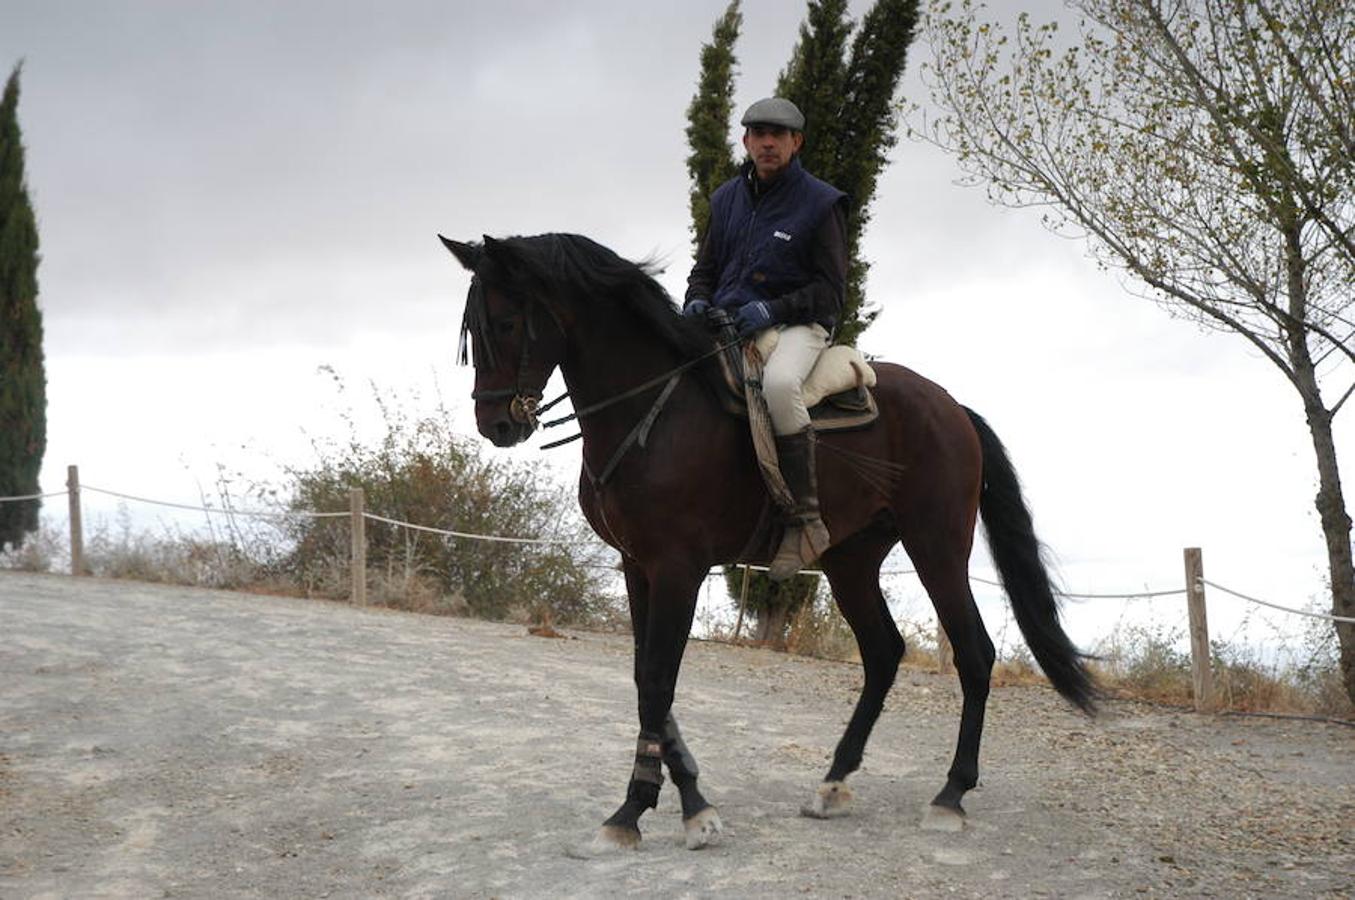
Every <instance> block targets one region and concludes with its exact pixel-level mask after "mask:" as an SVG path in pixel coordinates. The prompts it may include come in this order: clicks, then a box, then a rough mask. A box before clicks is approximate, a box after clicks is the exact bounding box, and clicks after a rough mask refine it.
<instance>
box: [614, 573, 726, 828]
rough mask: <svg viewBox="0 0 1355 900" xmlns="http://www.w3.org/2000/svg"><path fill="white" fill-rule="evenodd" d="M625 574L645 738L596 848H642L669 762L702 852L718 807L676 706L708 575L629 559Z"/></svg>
mask: <svg viewBox="0 0 1355 900" xmlns="http://www.w3.org/2000/svg"><path fill="white" fill-rule="evenodd" d="M625 572H626V590H627V595H628V597H629V599H630V608H631V626H632V628H633V629H634V632H635V686H636V691H637V694H638V700H639V717H640V734H639V737H638V739H637V741H636V749H635V764H634V766H633V768H632V769H631V777H630V782H629V784H628V785H627V786H626V799H625V802H623V803H622V804H621V807H620V808H619V809H617V811H616V812H615V813H613V814H612V815H611V816H610V817H609V818H608V819H607V821H606V822H604V823H603V825H602V828H601V830H600V831H599V832H598V835H597V837H596V838H595V839H594V841H593V845H592V849H593V851H594V852H598V851H606V850H611V849H615V848H633V847H637V846H639V843H640V817H641V816H642V815H644V813H645V812H646V811H648V810H650V809H653V808H654V807H655V806H656V805H658V802H659V789H660V787H661V786H662V784H663V765H664V764H667V766H668V771H669V774H671V775H672V777H673V782H674V784H676V785H677V787H678V792H679V794H680V795H681V798H682V817H683V822H684V824H685V826H686V830H687V846H688V847H690V848H692V849H697V848H700V847H704V846H706V845H708V844H710V843H711V842H713V841H714V840H715V839H716V837H717V836H718V835H719V834H720V832H721V830H722V827H721V824H720V817H719V815H718V814H717V813H716V811H715V808H714V807H712V806H711V805H710V803H708V802H707V801H706V799H705V798H704V797H703V796H702V795H701V792H700V790H699V789H698V788H697V778H698V775H699V771H698V768H697V765H696V759H695V758H694V757H693V756H692V754H691V751H689V750H688V749H687V745H686V743H685V742H684V741H683V740H682V734H681V732H679V731H678V726H677V722H676V720H675V719H674V718H673V716H672V706H673V694H674V691H675V690H676V688H677V677H678V670H679V668H680V667H681V665H682V654H683V651H684V650H685V649H686V646H687V635H688V633H689V632H690V630H691V626H692V616H693V615H694V614H695V611H696V597H697V590H698V588H699V587H700V583H701V578H702V576H703V575H704V572H700V571H693V570H692V567H691V566H690V565H687V564H669V565H659V566H652V567H648V568H642V567H640V566H639V565H638V564H637V563H634V562H633V561H630V560H627V561H626V563H625Z"/></svg>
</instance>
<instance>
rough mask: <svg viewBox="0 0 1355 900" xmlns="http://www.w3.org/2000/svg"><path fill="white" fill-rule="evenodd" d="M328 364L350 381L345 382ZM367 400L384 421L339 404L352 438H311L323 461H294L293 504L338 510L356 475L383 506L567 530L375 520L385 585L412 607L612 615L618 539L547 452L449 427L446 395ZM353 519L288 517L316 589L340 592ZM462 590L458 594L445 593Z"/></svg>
mask: <svg viewBox="0 0 1355 900" xmlns="http://www.w3.org/2000/svg"><path fill="white" fill-rule="evenodd" d="M329 374H331V376H333V373H332V372H331V373H329ZM333 377H334V379H335V383H336V385H337V386H338V389H339V390H340V393H342V391H343V385H342V381H341V380H340V379H338V377H337V376H333ZM372 401H373V403H374V405H375V407H376V411H377V412H378V414H379V418H380V426H381V432H380V434H378V435H377V437H376V439H375V440H367V439H364V438H363V437H362V436H361V435H359V433H358V429H357V428H356V427H355V425H354V421H355V417H354V414H353V413H352V412H351V411H350V412H347V413H344V414H342V418H343V420H344V422H345V423H346V424H347V426H348V430H349V435H348V437H347V439H345V440H342V441H315V442H313V448H314V450H315V454H316V458H315V460H314V461H313V462H312V463H310V464H308V465H305V466H296V467H291V468H289V469H288V470H287V476H288V479H289V482H290V483H289V485H288V486H287V489H286V490H285V491H284V494H285V495H286V496H287V498H288V499H287V501H286V503H287V506H288V507H289V508H290V509H292V510H294V511H301V510H317V511H329V510H341V509H344V508H346V507H347V506H348V503H349V491H350V489H351V488H355V487H359V488H362V490H363V493H364V497H365V503H366V507H367V510H368V511H369V512H371V513H375V514H378V515H382V516H385V517H387V518H391V519H396V520H399V521H402V522H410V523H414V524H418V525H423V526H428V527H431V528H438V529H445V530H448V531H457V532H463V533H469V534H478V535H505V536H521V537H537V538H547V539H553V540H558V541H561V542H562V543H555V544H522V543H505V542H487V541H481V540H475V539H471V538H460V537H449V536H443V535H438V534H432V533H427V532H419V531H416V530H412V529H408V528H403V527H400V526H395V525H389V524H386V523H381V522H375V521H369V522H368V524H367V528H366V534H367V561H368V567H369V576H368V577H369V579H372V580H373V581H374V583H376V584H378V585H379V590H378V594H379V595H380V596H382V597H389V598H390V602H392V603H398V604H404V605H406V606H407V607H408V608H420V609H427V610H429V611H452V610H461V609H463V608H464V609H466V610H468V611H469V612H470V613H471V614H473V615H476V616H480V617H482V618H490V619H520V620H526V621H534V622H539V621H545V620H547V619H549V620H551V621H554V622H557V623H561V624H592V623H595V622H607V621H610V620H611V619H612V618H614V617H615V615H616V613H617V607H618V605H619V604H618V601H617V598H615V597H613V596H611V595H609V593H608V592H607V590H606V587H605V584H604V582H603V580H602V578H601V577H600V576H599V575H598V574H597V572H598V571H600V570H601V569H606V568H607V567H606V566H602V565H598V564H599V563H600V561H601V560H602V559H603V558H604V557H608V556H610V551H609V550H607V548H605V547H604V546H603V545H602V544H601V543H600V542H599V541H597V540H596V539H595V538H594V537H593V536H592V534H591V532H590V531H589V530H588V528H587V526H586V524H585V523H584V522H583V518H582V516H581V515H580V514H579V511H578V506H577V501H576V499H575V497H574V493H573V491H572V490H569V489H566V488H564V487H562V486H560V485H558V484H557V483H555V482H554V481H553V480H552V479H551V478H550V477H549V476H548V475H547V474H546V473H545V471H544V469H543V467H542V466H541V465H540V464H539V463H517V462H513V461H511V460H505V459H504V458H503V457H501V456H490V455H487V454H485V453H483V452H482V449H481V442H480V441H479V440H478V439H474V438H471V437H467V436H465V435H461V434H457V433H455V432H454V431H453V430H452V427H451V423H450V416H449V414H448V412H447V410H446V408H445V407H444V406H443V404H442V403H441V401H440V400H439V401H438V402H437V403H436V404H435V405H433V407H432V408H431V409H429V410H427V411H423V412H419V413H417V414H410V413H408V412H406V411H405V408H404V407H403V406H402V405H401V402H400V401H399V399H398V398H394V399H393V398H391V397H388V396H386V395H383V394H382V393H380V391H378V390H377V389H376V388H375V386H373V388H372ZM261 499H262V498H261ZM348 529H349V525H348V522H347V521H345V520H343V519H337V520H336V519H316V518H306V517H296V518H293V519H290V520H288V521H287V524H286V526H285V532H286V536H287V539H288V543H289V545H290V547H291V550H290V553H289V554H288V555H287V557H286V559H285V560H284V562H283V568H284V569H285V570H286V571H288V572H289V573H290V574H291V575H292V577H293V578H295V579H296V581H297V582H298V583H299V584H302V585H304V586H305V588H306V590H308V591H312V592H315V593H319V594H321V595H322V596H334V595H338V594H339V593H340V591H342V592H344V593H346V592H347V587H346V585H347V582H348V575H347V560H348V557H349V552H350V551H349V545H350V537H349V530H348ZM388 588H389V590H388ZM456 597H459V598H461V599H460V600H459V601H454V600H453V599H451V598H456Z"/></svg>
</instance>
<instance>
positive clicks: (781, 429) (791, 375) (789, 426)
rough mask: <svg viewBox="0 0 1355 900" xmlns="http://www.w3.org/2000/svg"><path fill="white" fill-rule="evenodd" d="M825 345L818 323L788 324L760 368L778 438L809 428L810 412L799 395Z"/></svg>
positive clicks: (763, 389)
mask: <svg viewBox="0 0 1355 900" xmlns="http://www.w3.org/2000/svg"><path fill="white" fill-rule="evenodd" d="M827 346H828V332H827V331H824V329H823V326H822V325H819V324H817V323H814V324H810V325H787V326H785V327H783V328H782V329H781V337H780V339H779V340H778V341H777V344H776V348H775V349H774V350H772V352H771V355H770V356H769V357H768V358H767V361H766V363H765V364H764V365H763V368H762V396H763V397H765V398H766V400H767V412H768V413H770V415H771V418H772V429H773V430H774V431H775V432H776V434H777V436H778V437H779V436H782V435H787V434H796V433H798V432H801V431H804V430H805V429H806V428H808V427H809V411H808V410H807V409H805V401H804V397H803V396H802V390H803V387H804V381H805V379H806V378H808V377H809V373H810V372H811V371H812V370H813V368H814V363H816V362H818V359H819V354H820V353H822V352H823V351H824V349H825V348H827Z"/></svg>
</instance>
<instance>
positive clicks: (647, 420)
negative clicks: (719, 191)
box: [537, 340, 739, 488]
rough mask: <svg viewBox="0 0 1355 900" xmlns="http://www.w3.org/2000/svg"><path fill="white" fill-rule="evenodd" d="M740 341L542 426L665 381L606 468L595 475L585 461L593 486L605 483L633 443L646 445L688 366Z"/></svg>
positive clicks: (545, 447) (548, 447)
mask: <svg viewBox="0 0 1355 900" xmlns="http://www.w3.org/2000/svg"><path fill="white" fill-rule="evenodd" d="M738 343H739V341H738V340H733V341H729V342H726V343H723V344H718V345H716V347H715V348H714V349H713V350H710V351H709V352H707V353H703V354H701V355H700V356H698V357H695V358H693V359H689V360H687V362H685V363H683V364H682V365H680V366H678V367H677V368H675V369H670V370H669V371H667V372H664V373H663V374H662V375H659V376H657V377H655V378H651V379H649V380H648V381H646V382H644V383H643V384H638V385H636V386H635V387H633V388H631V389H630V390H628V391H625V392H623V393H620V394H617V395H616V396H615V397H609V398H607V399H606V400H601V401H599V402H597V403H594V404H592V405H590V406H585V407H584V408H583V409H579V410H575V411H574V412H572V413H570V414H569V415H567V416H561V417H560V418H558V419H552V420H551V421H549V422H545V423H543V424H542V425H541V427H542V428H554V427H555V426H556V425H563V424H564V423H566V422H570V421H573V420H575V419H582V418H584V417H585V416H591V415H592V414H593V413H596V412H601V411H602V410H604V409H607V408H609V407H611V406H615V405H616V404H618V403H621V402H622V401H624V400H629V399H631V398H632V397H637V396H639V395H640V394H643V393H645V392H646V391H649V390H652V389H654V388H656V387H658V386H659V385H661V384H662V385H664V388H663V390H662V391H660V392H659V396H658V397H656V398H655V399H654V403H653V405H652V406H650V408H649V412H647V413H646V414H645V415H644V416H643V417H642V418H641V419H640V420H639V421H638V422H636V423H635V427H633V428H631V430H630V432H629V433H627V435H626V437H625V438H624V439H622V441H621V443H620V444H618V445H617V448H616V449H615V450H613V451H612V455H611V458H610V459H608V460H607V464H606V465H604V466H603V467H602V472H601V473H600V474H597V475H594V474H593V473H592V471H590V470H589V468H588V463H587V461H585V462H584V464H583V470H584V472H586V473H587V474H588V478H589V480H591V481H592V482H593V486H594V487H598V488H600V487H602V486H604V485H605V484H606V483H607V481H608V479H610V478H611V477H612V473H613V472H615V471H616V467H617V466H619V465H620V464H621V460H622V459H623V458H624V457H625V455H626V453H627V452H628V451H629V450H630V448H631V447H633V446H635V445H637V444H638V445H639V446H641V447H643V446H644V445H645V440H646V439H647V438H648V437H649V431H650V429H651V428H653V427H654V422H655V421H656V420H657V419H658V418H659V413H660V412H662V411H663V407H664V405H665V404H667V403H668V398H669V397H671V396H672V395H673V391H674V390H676V389H677V385H678V381H680V380H681V379H682V375H683V373H685V372H686V371H687V370H688V369H691V368H693V367H694V366H696V365H698V364H699V363H702V362H705V361H706V360H708V359H710V358H711V357H712V356H715V355H716V354H719V353H723V352H724V351H725V350H728V349H729V348H730V347H732V346H734V345H735V344H738ZM568 396H569V392H568V391H566V392H565V393H563V394H561V395H560V396H559V397H556V398H555V399H554V400H552V401H551V402H549V403H547V404H546V405H545V406H543V407H541V408H540V409H539V410H537V411H538V412H545V411H546V410H548V409H550V408H551V407H552V406H554V405H555V404H557V403H559V402H560V401H561V400H563V399H565V398H566V397H568ZM581 437H583V432H582V431H580V432H579V433H578V434H575V435H571V436H569V437H567V438H564V439H562V440H558V441H552V442H550V443H549V444H542V445H541V449H542V450H551V449H553V448H555V447H562V446H564V445H565V444H568V443H571V442H573V441H577V440H578V439H579V438H581Z"/></svg>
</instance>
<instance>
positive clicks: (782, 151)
mask: <svg viewBox="0 0 1355 900" xmlns="http://www.w3.org/2000/svg"><path fill="white" fill-rule="evenodd" d="M804 140H805V137H804V135H803V134H801V133H800V132H798V131H791V130H790V129H789V128H775V127H771V126H768V125H750V126H749V127H748V128H747V129H746V130H745V131H744V133H743V149H745V150H747V151H748V157H749V158H750V159H752V160H753V165H754V166H755V167H756V168H757V177H758V178H761V179H762V180H763V181H766V180H768V179H771V178H775V177H776V176H777V175H780V174H781V172H782V170H784V169H785V168H786V166H788V165H790V160H791V157H793V156H794V155H795V154H796V153H797V152H799V150H800V145H801V144H803V143H804Z"/></svg>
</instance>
